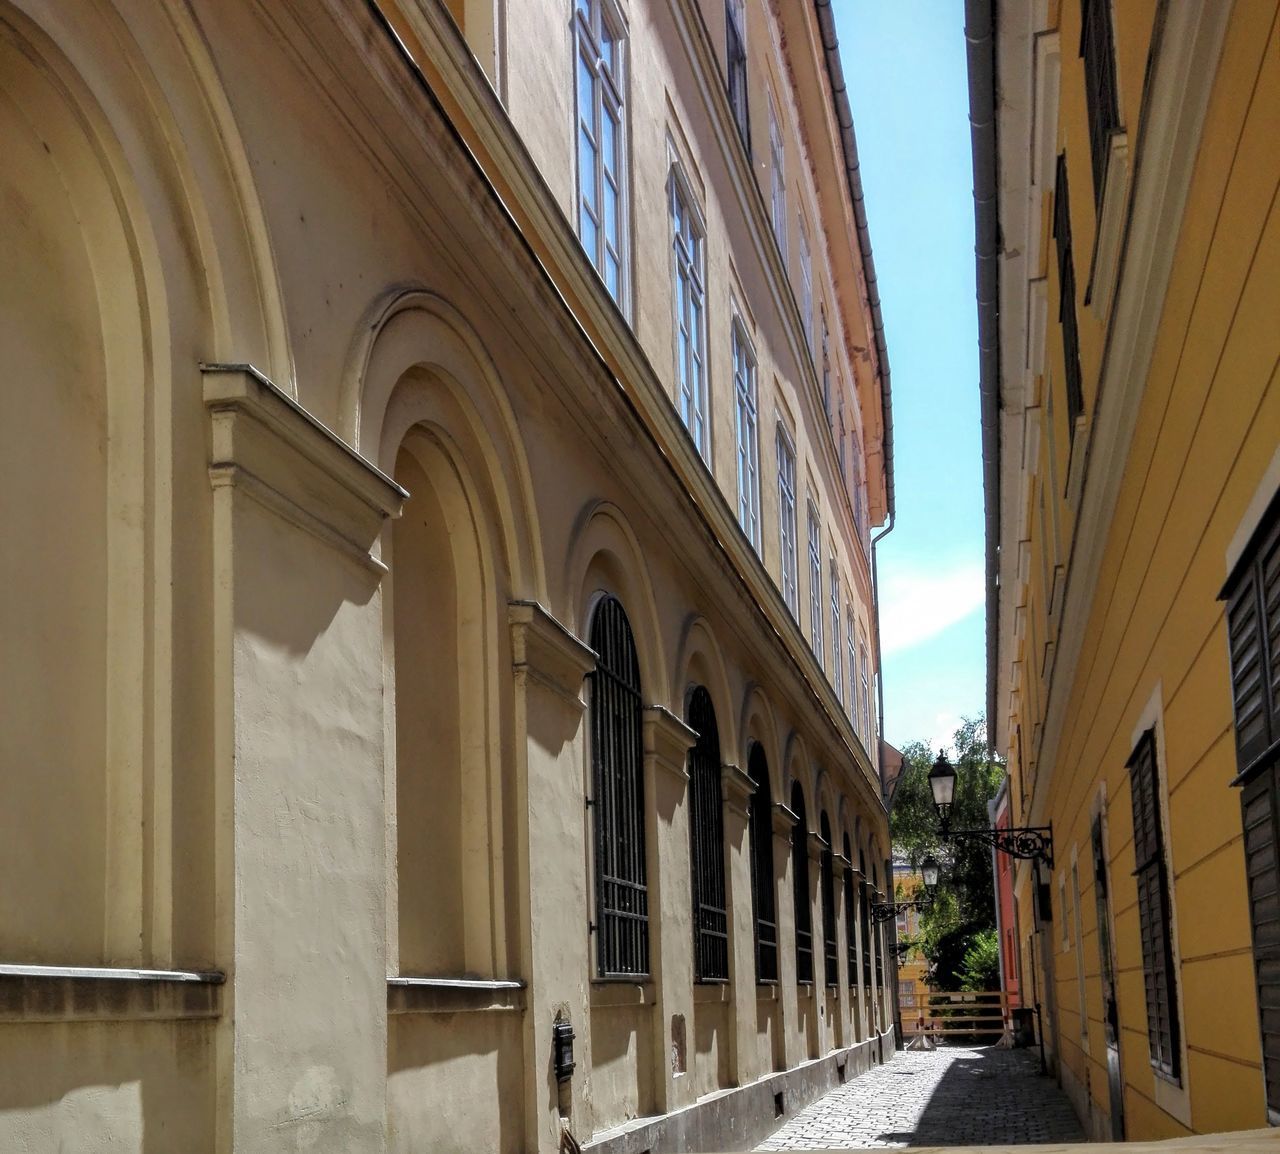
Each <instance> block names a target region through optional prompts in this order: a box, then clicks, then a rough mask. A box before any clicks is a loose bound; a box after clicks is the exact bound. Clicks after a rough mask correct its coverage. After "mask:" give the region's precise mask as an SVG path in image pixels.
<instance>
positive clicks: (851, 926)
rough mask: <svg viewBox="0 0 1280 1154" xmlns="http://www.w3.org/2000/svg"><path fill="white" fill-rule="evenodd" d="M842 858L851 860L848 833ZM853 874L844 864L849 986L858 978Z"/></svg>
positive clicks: (845, 837) (846, 953)
mask: <svg viewBox="0 0 1280 1154" xmlns="http://www.w3.org/2000/svg"><path fill="white" fill-rule="evenodd" d="M844 860H845V861H847V862H850V863H852V862H853V854H852V852H851V851H850V848H849V835H848V834H845V835H844ZM854 876H855V875H854V872H853V866H852V864H850V865H848V866H846V867H845V871H844V927H845V936H846V938H847V940H846V942H845V960H846V968H847V976H848V981H849V985H850V987H852V986H853V984H854V983H855V982H856V981H857V980H858V922H857V915H856V912H855V911H856V908H857V904H856V903H855V902H854V900H853V881H854Z"/></svg>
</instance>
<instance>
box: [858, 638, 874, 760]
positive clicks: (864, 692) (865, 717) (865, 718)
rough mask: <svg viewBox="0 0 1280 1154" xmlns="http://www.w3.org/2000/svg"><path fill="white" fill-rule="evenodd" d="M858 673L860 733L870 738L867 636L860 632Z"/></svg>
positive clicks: (869, 685)
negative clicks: (860, 709)
mask: <svg viewBox="0 0 1280 1154" xmlns="http://www.w3.org/2000/svg"><path fill="white" fill-rule="evenodd" d="M858 672H859V674H860V678H861V680H860V686H859V688H860V691H861V700H862V732H863V734H864V735H865V736H866V737H867V738H868V740H869V739H870V737H871V681H870V679H869V678H868V676H867V635H866V633H865V631H864V632H862V633H861V634H860V636H859V638H858Z"/></svg>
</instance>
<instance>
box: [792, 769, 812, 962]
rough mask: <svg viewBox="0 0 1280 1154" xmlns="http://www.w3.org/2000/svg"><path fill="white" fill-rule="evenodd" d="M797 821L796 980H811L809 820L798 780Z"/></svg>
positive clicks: (794, 880)
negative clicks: (806, 816)
mask: <svg viewBox="0 0 1280 1154" xmlns="http://www.w3.org/2000/svg"><path fill="white" fill-rule="evenodd" d="M791 809H792V810H793V811H794V813H795V815H796V817H797V819H798V820H797V821H796V827H795V829H793V830H792V831H791V892H792V897H793V899H794V904H795V907H796V981H797V982H812V981H813V908H812V906H810V904H809V846H808V844H807V843H808V840H809V823H808V821H807V820H806V818H805V812H804V791H803V790H802V789H801V788H800V783H799V782H796V783H795V784H793V785H792V787H791Z"/></svg>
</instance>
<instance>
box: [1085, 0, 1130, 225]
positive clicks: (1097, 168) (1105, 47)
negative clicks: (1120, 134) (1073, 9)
mask: <svg viewBox="0 0 1280 1154" xmlns="http://www.w3.org/2000/svg"><path fill="white" fill-rule="evenodd" d="M1080 8H1081V12H1080V16H1081V20H1080V55H1081V56H1083V57H1084V93H1085V105H1086V106H1087V108H1088V111H1089V147H1090V150H1091V151H1092V153H1093V196H1094V201H1095V202H1096V203H1098V204H1101V203H1102V193H1103V188H1104V186H1105V184H1106V180H1107V158H1108V155H1109V153H1110V149H1111V137H1112V135H1113V134H1114V133H1116V132H1117V131H1119V129H1120V93H1119V89H1118V87H1117V86H1116V50H1115V43H1114V41H1113V34H1112V28H1111V0H1081V5H1080Z"/></svg>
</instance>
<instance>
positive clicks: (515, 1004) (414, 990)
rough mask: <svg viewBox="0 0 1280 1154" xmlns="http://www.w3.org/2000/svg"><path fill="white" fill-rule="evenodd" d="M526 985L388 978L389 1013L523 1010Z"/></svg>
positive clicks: (496, 980) (503, 981)
mask: <svg viewBox="0 0 1280 1154" xmlns="http://www.w3.org/2000/svg"><path fill="white" fill-rule="evenodd" d="M524 1005H525V987H524V982H521V981H515V980H511V979H504V978H494V979H485V978H426V977H404V976H397V977H393V978H388V979H387V1013H388V1014H458V1013H477V1012H480V1013H485V1012H487V1013H500V1012H504V1011H514V1010H523V1009H524Z"/></svg>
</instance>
